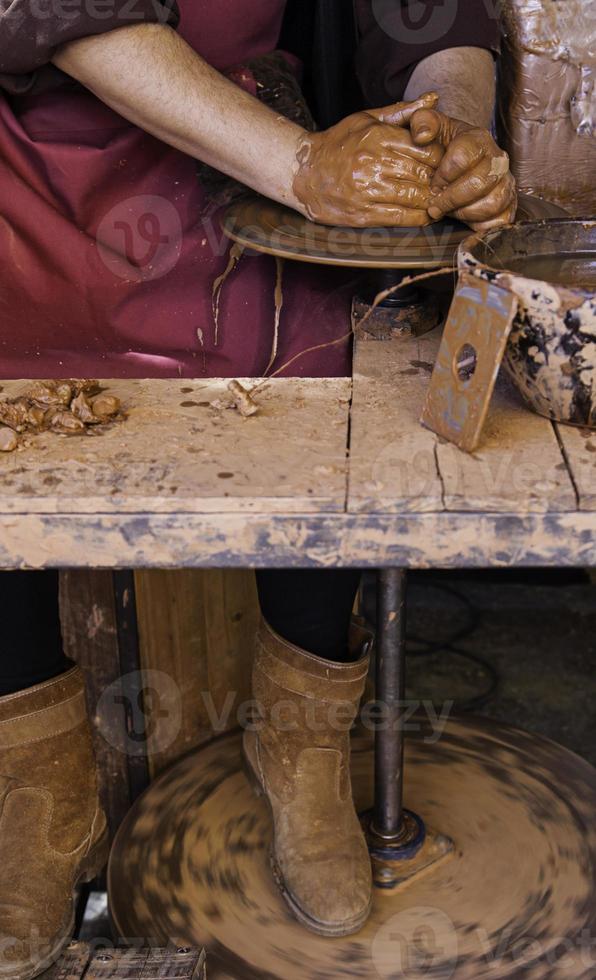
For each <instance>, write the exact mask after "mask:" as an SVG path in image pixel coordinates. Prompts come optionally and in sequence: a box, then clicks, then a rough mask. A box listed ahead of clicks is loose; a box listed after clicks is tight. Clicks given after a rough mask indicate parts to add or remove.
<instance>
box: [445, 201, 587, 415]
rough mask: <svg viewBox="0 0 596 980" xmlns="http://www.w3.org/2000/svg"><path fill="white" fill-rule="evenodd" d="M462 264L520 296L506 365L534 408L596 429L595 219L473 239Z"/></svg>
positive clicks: (533, 225) (535, 224)
mask: <svg viewBox="0 0 596 980" xmlns="http://www.w3.org/2000/svg"><path fill="white" fill-rule="evenodd" d="M458 266H459V269H460V272H468V273H469V272H472V273H473V274H474V275H476V276H479V277H480V278H481V279H485V280H486V281H488V282H492V283H495V284H496V285H498V286H501V287H502V288H503V289H505V290H507V291H509V292H511V293H513V294H514V295H515V296H516V297H517V299H518V301H519V308H518V313H517V315H516V317H515V320H514V324H513V329H512V332H511V336H510V339H509V344H508V346H507V351H506V353H505V359H504V365H505V367H506V369H507V371H508V373H509V374H510V376H511V377H512V378H513V380H514V382H515V384H516V385H517V387H518V388H519V390H520V392H521V393H522V395H523V397H524V398H525V400H526V401H527V402H528V404H529V405H530V406H531V407H532V408H533V409H534V410H535V411H536V412H538V413H539V414H540V415H545V416H547V417H548V418H551V419H556V420H557V421H558V422H567V423H571V424H573V425H581V426H589V427H591V428H596V221H594V220H592V219H589V220H585V221H584V220H581V219H571V218H569V219H555V220H550V221H521V222H518V223H517V224H515V225H510V226H509V227H507V228H500V229H496V230H494V231H490V232H488V233H486V234H484V235H483V236H478V235H473V236H471V237H469V238H467V239H466V240H465V241H464V242H463V243H462V244H461V245H460V247H459V251H458Z"/></svg>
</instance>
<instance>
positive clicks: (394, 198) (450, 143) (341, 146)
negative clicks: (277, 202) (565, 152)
mask: <svg viewBox="0 0 596 980" xmlns="http://www.w3.org/2000/svg"><path fill="white" fill-rule="evenodd" d="M437 103H438V96H436V95H435V94H434V93H429V94H427V95H423V96H422V97H421V98H420V99H418V100H416V101H415V102H410V103H405V102H400V103H397V104H396V105H394V106H389V107H388V108H385V109H373V110H368V111H365V112H358V113H356V114H354V115H352V116H348V117H347V118H346V119H343V120H342V121H341V122H339V123H338V124H337V125H336V126H333V127H332V128H331V129H328V130H326V131H325V132H322V133H309V134H308V136H306V137H305V138H304V139H303V140H302V143H301V145H300V148H299V152H298V170H297V173H296V176H295V179H294V193H295V195H296V197H297V199H298V200H299V202H300V203H301V205H302V207H303V210H304V213H305V214H306V215H307V217H309V218H310V219H311V220H312V221H317V222H319V223H322V224H329V225H348V226H352V227H379V226H385V227H388V226H404V227H422V226H424V225H428V224H431V222H432V221H436V220H438V219H439V218H441V217H443V216H444V215H447V214H450V215H453V216H454V217H457V218H459V219H460V220H461V221H464V222H466V223H467V224H469V225H471V227H472V228H474V229H476V230H484V229H485V228H490V227H494V226H497V225H501V224H506V223H509V222H510V221H513V220H514V217H515V212H516V208H517V196H516V190H515V181H514V179H513V176H512V174H511V172H510V170H509V158H508V156H507V154H506V153H505V152H504V151H503V150H501V149H500V148H499V147H498V146H497V144H496V143H495V141H494V140H493V138H492V136H491V135H490V133H489V132H488V131H487V130H483V129H480V128H475V127H473V126H469V125H468V124H466V123H464V122H461V121H459V120H456V119H451V118H450V117H448V116H445V115H444V114H443V113H441V112H439V111H438V110H437V109H436V106H437Z"/></svg>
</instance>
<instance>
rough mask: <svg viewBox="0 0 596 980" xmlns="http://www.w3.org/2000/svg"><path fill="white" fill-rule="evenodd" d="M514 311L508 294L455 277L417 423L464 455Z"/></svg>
mask: <svg viewBox="0 0 596 980" xmlns="http://www.w3.org/2000/svg"><path fill="white" fill-rule="evenodd" d="M516 311H517V299H516V297H515V296H513V295H512V294H511V293H509V292H506V291H505V290H504V289H501V288H500V287H499V286H495V285H493V284H491V283H487V282H482V281H481V280H479V279H476V278H474V277H473V276H468V275H465V274H462V275H461V276H460V281H459V284H458V287H457V289H456V292H455V296H454V298H453V303H452V304H451V309H450V311H449V316H448V318H447V322H446V324H445V329H444V332H443V339H442V341H441V347H440V349H439V354H438V357H437V361H436V364H435V368H434V371H433V375H432V378H431V382H430V388H429V390H428V394H427V396H426V401H425V404H424V409H423V412H422V419H421V421H422V423H423V425H425V426H427V428H429V429H432V431H433V432H436V433H437V435H440V436H443V437H444V438H445V439H447V440H449V442H453V443H455V444H456V445H457V446H459V448H460V449H464V450H465V451H466V452H473V451H474V450H475V449H476V448H477V447H478V445H479V442H480V437H481V433H482V427H483V425H484V421H485V419H486V414H487V412H488V407H489V404H490V400H491V397H492V393H493V391H494V387H495V382H496V380H497V375H498V373H499V368H500V366H501V361H502V360H503V355H504V353H505V347H506V345H507V340H508V339H509V334H510V333H511V327H512V325H513V320H514V317H515V314H516Z"/></svg>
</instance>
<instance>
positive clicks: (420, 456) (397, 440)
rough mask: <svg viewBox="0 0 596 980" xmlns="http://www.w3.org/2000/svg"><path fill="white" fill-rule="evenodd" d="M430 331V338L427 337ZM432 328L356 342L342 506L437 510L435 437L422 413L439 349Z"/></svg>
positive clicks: (362, 509) (372, 509)
mask: <svg viewBox="0 0 596 980" xmlns="http://www.w3.org/2000/svg"><path fill="white" fill-rule="evenodd" d="M429 336H430V337H432V339H431V340H429ZM438 338H439V334H438V332H437V333H436V336H435V333H434V332H433V334H431V335H427V336H424V337H407V336H405V335H403V334H401V335H399V336H397V337H396V338H395V339H393V340H385V341H381V340H379V341H364V340H361V339H358V338H357V339H356V347H355V353H354V372H353V382H354V385H353V397H352V412H351V438H350V475H349V489H348V510H349V511H350V512H351V513H362V512H367V513H384V514H395V513H408V512H416V513H421V512H427V511H440V510H443V488H442V484H441V480H440V477H439V472H438V468H437V461H436V445H437V437H436V436H435V434H434V433H433V432H430V431H429V430H428V429H424V428H423V427H422V426H421V425H420V413H421V411H422V405H423V402H424V397H425V394H426V391H427V388H428V381H429V378H430V375H431V372H432V369H433V364H434V359H435V356H436V352H437V349H438Z"/></svg>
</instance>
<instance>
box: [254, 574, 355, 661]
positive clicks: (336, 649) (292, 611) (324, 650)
mask: <svg viewBox="0 0 596 980" xmlns="http://www.w3.org/2000/svg"><path fill="white" fill-rule="evenodd" d="M360 576H361V572H360V571H358V570H353V569H339V570H338V569H329V570H327V569H323V570H319V569H296V570H294V569H292V570H290V571H286V570H272V571H269V570H268V571H259V572H257V587H258V590H259V601H260V603H261V611H262V613H263V616H264V617H265V619H266V620H267V622H268V623H269V625H270V626H271V627H272V628H273V629H274V630H275V632H276V633H278V634H279V635H280V636H281V637H283V639H284V640H287V641H288V642H289V643H293V644H294V646H297V647H300V648H301V649H302V650H307V651H308V652H309V653H313V654H314V655H315V656H317V657H323V658H324V659H325V660H333V661H335V662H337V663H347V662H349V661H350V660H351V659H352V657H351V656H350V653H349V650H348V631H349V628H350V619H351V615H352V609H353V608H354V602H355V599H356V593H357V591H358V587H359V585H360Z"/></svg>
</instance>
